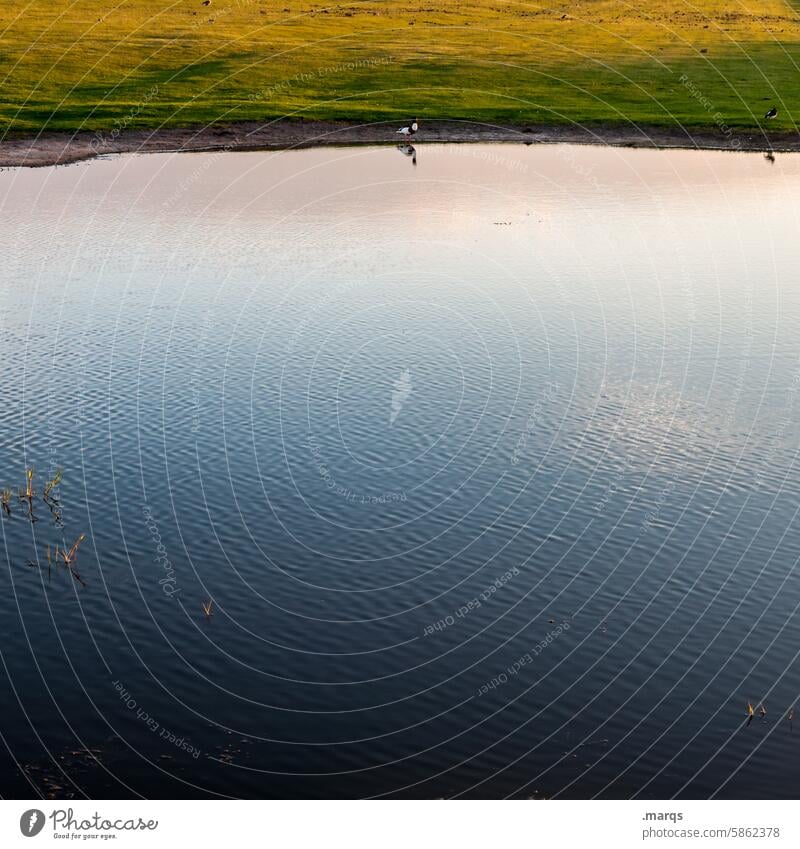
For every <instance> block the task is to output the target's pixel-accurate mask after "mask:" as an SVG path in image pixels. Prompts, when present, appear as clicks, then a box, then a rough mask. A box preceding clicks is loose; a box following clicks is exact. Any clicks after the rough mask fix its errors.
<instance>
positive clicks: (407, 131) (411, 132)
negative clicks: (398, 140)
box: [397, 118, 419, 136]
mask: <svg viewBox="0 0 800 849" xmlns="http://www.w3.org/2000/svg"><path fill="white" fill-rule="evenodd" d="M418 129H419V124H418V123H417V119H416V118H414V120H413V121H412V122H411V123H410V124H409V125H408V126H407V127H400V129H399V130H398V131H397V132H398V133H399V135H401V136H415V135H416V134H417V130H418Z"/></svg>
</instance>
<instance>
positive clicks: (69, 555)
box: [56, 534, 86, 587]
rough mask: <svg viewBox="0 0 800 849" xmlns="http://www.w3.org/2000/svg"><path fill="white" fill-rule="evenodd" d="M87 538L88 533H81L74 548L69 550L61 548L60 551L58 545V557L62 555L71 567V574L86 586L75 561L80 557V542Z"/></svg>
mask: <svg viewBox="0 0 800 849" xmlns="http://www.w3.org/2000/svg"><path fill="white" fill-rule="evenodd" d="M85 539H86V534H81V535H80V536H79V537H78V538H77V539H76V540H75V542H74V543H73V544H72V548H70V550H69V551H67V550H66V549H61V550H60V551H59V549H58V546H56V559H58V557H59V556H60V557H61V559H62V560H63V561H64V566H65V567H66V568H67V569H69V572H70V574H71V575H72V577H73V578H75V580H76V581H77V582H78V583H79V584H80V585H81V586H82V587H85V586H86V583H85V582H84V580H83V578H81V576H80V575H79V574H78V571H77V569H76V568H75V561H76V560H77V559H78V548H79V547H80V544H81V543H82V542H83V541H84V540H85Z"/></svg>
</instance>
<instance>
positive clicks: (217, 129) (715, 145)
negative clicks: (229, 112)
mask: <svg viewBox="0 0 800 849" xmlns="http://www.w3.org/2000/svg"><path fill="white" fill-rule="evenodd" d="M397 126H398V124H397V123H392V124H387V123H381V124H364V125H358V124H348V123H342V122H333V121H303V120H279V121H273V122H269V123H239V124H229V125H220V126H210V127H202V128H162V129H154V130H124V131H122V132H117V131H116V130H114V131H99V132H78V133H60V132H59V133H47V132H45V133H41V134H39V135H37V136H21V137H19V138H9V139H6V140H5V141H3V142H2V144H0V168H43V167H48V166H53V165H69V164H73V163H77V162H82V161H85V160H88V159H93V158H95V157H97V156H106V155H109V154H122V153H190V152H214V151H231V152H234V151H245V150H249V151H255V150H286V149H291V148H307V147H324V146H336V145H360V144H390V143H395V144H397V143H403V142H404V141H405V139H404V137H402V136H398V135H397V134H396V132H395V130H396V128H397ZM414 140H415V143H416V142H450V143H455V144H464V143H481V142H483V143H488V142H492V143H517V144H559V143H560V144H599V145H607V146H612V147H637V148H650V149H654V150H672V149H681V150H718V151H730V152H767V151H770V150H771V151H773V152H775V153H789V152H798V151H800V134H798V133H795V132H790V133H779V134H772V135H768V134H767V133H765V132H763V131H759V130H757V129H753V130H746V131H745V130H741V131H735V132H734V131H726V132H722V131H720V130H689V129H680V128H676V129H671V128H666V127H625V126H597V127H577V126H564V127H559V126H538V125H528V124H526V125H519V126H504V127H503V126H492V125H487V124H478V123H473V122H470V121H425V122H424V123H423V125H422V129H421V131H420V132H419V133H418V134H417V136H416V137H415V139H414Z"/></svg>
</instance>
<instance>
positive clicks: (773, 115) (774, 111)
mask: <svg viewBox="0 0 800 849" xmlns="http://www.w3.org/2000/svg"><path fill="white" fill-rule="evenodd" d="M764 117H765V118H768V119H770V120H771V119H772V118H777V117H778V107H777V106H773V107H772V109H770V110H769V112H767V114H766V115H765V116H764Z"/></svg>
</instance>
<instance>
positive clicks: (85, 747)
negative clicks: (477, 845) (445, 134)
mask: <svg viewBox="0 0 800 849" xmlns="http://www.w3.org/2000/svg"><path fill="white" fill-rule="evenodd" d="M407 147H410V146H407ZM402 148H403V149H401V152H402V153H403V154H404V156H398V151H397V150H395V149H394V148H393V147H385V148H354V149H337V150H307V151H301V152H287V153H249V154H234V155H231V154H220V153H209V154H201V155H179V156H172V155H157V156H143V157H122V158H118V159H110V160H103V161H96V162H93V163H90V164H84V165H80V166H76V167H70V168H59V169H40V170H28V171H11V172H4V173H3V174H1V175H0V198H2V203H3V215H2V217H1V218H0V229H2V238H3V244H4V245H6V247H7V251H6V256H5V261H4V263H3V269H2V272H1V273H2V288H1V289H0V333H1V334H2V342H3V351H4V355H5V359H4V362H5V368H4V369H3V375H2V384H1V385H2V396H1V397H2V406H0V422H1V423H2V427H1V428H0V439H2V452H0V457H2V468H0V486H3V487H5V486H9V487H11V488H12V489H13V490H14V498H16V497H17V496H16V489H17V488H18V487H19V486H21V485H22V484H23V482H24V481H23V478H24V470H25V469H26V468H27V467H35V468H36V469H37V472H38V475H39V476H38V478H37V480H39V481H40V484H41V482H43V480H44V478H45V477H51V476H52V474H53V473H54V472H55V471H56V470H57V469H58V468H59V467H63V469H64V479H63V482H62V483H61V485H60V487H59V493H60V505H59V509H60V515H61V522H62V524H63V528H62V527H59V526H58V525H57V524H56V523H54V522H53V521H52V520H51V517H50V516H49V515H48V513H47V511H46V510H42V509H40V510H39V521H37V522H36V523H35V524H32V523H31V522H30V521H28V520H27V519H26V517H25V516H24V515H22V514H21V513H19V512H15V513H14V514H13V515H11V516H6V515H4V517H3V521H2V532H3V546H4V547H3V565H4V567H5V568H4V574H5V576H6V582H7V588H6V592H5V593H3V594H2V597H1V600H0V621H2V622H3V623H4V632H3V633H4V639H3V641H2V646H0V650H2V652H3V661H4V664H5V666H4V679H3V683H2V684H1V685H0V687H2V704H3V723H2V730H3V736H4V740H5V743H6V746H7V748H8V751H7V752H6V753H5V754H4V756H3V758H4V762H3V766H4V769H3V770H2V772H1V773H0V774H2V776H3V777H2V779H0V790H1V791H2V793H3V794H4V795H17V796H25V797H30V796H32V795H34V794H36V793H38V792H42V793H44V794H49V795H55V796H59V797H63V796H75V797H79V796H81V795H84V794H88V795H94V796H107V797H119V796H125V795H130V794H142V795H151V796H152V795H157V796H166V797H172V796H190V795H197V794H203V793H209V794H218V795H229V796H254V797H261V796H310V797H317V796H325V797H329V796H373V795H382V794H395V795H408V796H433V797H440V796H454V795H459V794H461V795H466V796H493V797H496V796H506V795H510V796H520V797H528V796H534V797H537V796H546V797H552V796H559V795H561V796H573V797H588V796H594V795H600V796H622V797H627V796H633V795H637V794H638V795H641V796H645V797H665V796H672V795H684V796H693V797H704V796H708V795H711V794H718V795H721V796H744V797H752V796H754V795H758V796H766V797H770V796H775V797H783V796H787V795H793V794H794V790H793V788H794V786H795V785H794V783H793V781H792V779H793V777H794V775H795V773H796V762H797V752H796V751H795V747H796V746H797V745H800V742H798V741H800V736H798V735H796V734H793V733H792V727H791V723H790V721H789V711H790V709H791V708H792V706H793V704H794V703H795V700H796V699H797V696H798V689H800V685H799V684H798V674H797V673H798V671H800V667H799V665H798V660H797V655H798V650H799V649H800V627H799V626H798V615H797V605H798V600H799V599H798V575H797V572H796V564H797V561H798V556H800V540H799V539H798V534H797V532H796V525H797V509H798V503H799V501H798V486H797V479H798V476H797V467H796V456H797V450H798V435H799V433H798V425H797V421H798V408H797V404H798V399H797V390H798V386H799V385H800V342H799V341H798V333H797V330H798V320H799V319H800V288H799V287H798V286H797V279H796V278H797V268H798V256H797V249H796V247H795V246H796V232H797V227H798V201H797V198H798V197H800V159H798V158H793V157H790V156H782V155H779V156H777V157H775V158H774V159H775V161H774V162H771V161H765V158H764V156H762V155H761V154H751V155H744V154H722V153H695V152H667V153H665V152H653V151H649V152H648V151H634V150H613V149H600V148H581V147H558V146H552V147H541V146H531V147H525V146H501V145H498V146H453V147H448V146H437V145H424V144H420V145H418V146H417V150H416V151H414V149H413V148H411V150H410V151H409V150H407V149H405V148H406V146H402ZM409 158H410V159H412V161H415V162H417V167H416V168H413V167H409V162H408V159H409ZM81 533H85V534H86V540H85V541H84V542H83V544H82V545H81V547H80V552H79V557H80V560H79V563H80V575H81V577H82V578H83V579H84V580H85V582H86V587H85V588H82V587H81V586H80V585H79V584H78V583H77V581H75V580H73V579H71V577H70V574H69V571H68V570H67V571H65V570H63V569H60V570H52V569H48V563H47V559H46V551H47V547H48V546H50V547H51V551H52V549H53V548H55V546H60V547H61V548H64V547H66V548H67V550H69V546H70V545H72V543H73V541H74V540H75V539H76V538H78V536H79V535H80V534H81ZM762 704H764V705H766V706H768V711H767V713H766V715H765V716H760V715H759V707H760V706H761V705H762ZM748 705H751V706H752V708H753V712H754V716H753V718H752V721H749V720H748V710H749V709H748ZM748 723H749V724H748Z"/></svg>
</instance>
